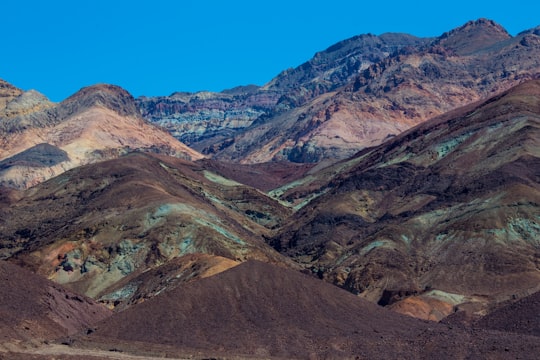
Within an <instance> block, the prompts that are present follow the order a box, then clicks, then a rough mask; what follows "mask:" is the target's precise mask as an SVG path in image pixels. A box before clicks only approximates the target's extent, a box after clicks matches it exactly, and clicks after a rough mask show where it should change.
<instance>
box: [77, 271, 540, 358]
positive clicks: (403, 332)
mask: <svg viewBox="0 0 540 360" xmlns="http://www.w3.org/2000/svg"><path fill="white" fill-rule="evenodd" d="M75 345H76V346H78V347H83V348H93V347H94V348H95V347H99V348H108V347H109V348H110V347H111V346H114V348H115V349H116V350H117V351H123V352H132V353H141V352H145V353H146V354H147V355H148V356H150V355H152V354H158V353H159V354H167V355H168V356H172V357H174V356H176V357H180V356H188V355H189V356H193V355H194V354H197V356H198V357H200V358H208V357H217V358H222V357H225V358H228V357H233V358H264V359H268V358H280V359H307V358H313V359H383V358H386V359H387V358H401V359H429V358H433V357H437V358H440V359H465V358H501V359H505V358H515V357H522V358H529V359H533V358H534V356H531V354H534V353H537V351H539V350H540V343H539V342H538V337H533V336H521V337H519V336H517V335H512V334H507V333H504V332H488V331H470V330H465V329H461V328H453V327H451V326H447V325H442V324H437V323H430V322H423V321H419V320H416V319H413V318H410V317H406V316H402V315H400V314H396V313H394V312H391V311H388V310H386V309H383V308H380V307H377V306H375V305H374V304H371V303H369V302H366V301H365V300H363V299H361V298H359V297H356V296H354V295H352V294H350V293H348V292H346V291H343V290H341V289H339V288H336V287H334V286H331V285H329V284H327V283H324V282H322V281H320V280H317V279H314V278H312V277H308V276H306V275H303V274H300V273H298V272H295V271H291V270H286V269H282V268H278V267H275V266H273V265H270V264H265V263H261V262H257V261H248V262H246V263H243V264H241V265H239V266H237V267H234V268H233V269H230V270H228V271H226V272H222V273H220V274H218V275H215V276H213V277H210V278H207V279H202V280H199V281H197V282H193V283H190V284H186V285H184V286H182V287H179V288H177V289H174V290H172V291H169V292H167V293H164V294H162V295H160V296H158V297H155V298H153V299H150V300H148V301H146V302H144V303H141V304H138V305H135V306H133V307H131V308H129V309H128V310H126V311H123V312H120V313H117V314H115V315H114V316H113V317H111V318H109V319H107V320H105V321H103V322H101V323H100V324H99V325H98V326H97V329H96V331H95V332H94V333H92V334H90V335H81V336H78V337H76V339H75Z"/></svg>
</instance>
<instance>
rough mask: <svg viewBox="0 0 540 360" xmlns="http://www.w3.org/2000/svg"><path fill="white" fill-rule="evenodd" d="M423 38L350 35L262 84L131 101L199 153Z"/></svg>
mask: <svg viewBox="0 0 540 360" xmlns="http://www.w3.org/2000/svg"><path fill="white" fill-rule="evenodd" d="M427 42H428V39H420V38H416V37H414V36H410V35H406V34H384V35H381V36H374V35H361V36H356V37H354V38H351V39H348V40H345V41H342V42H340V43H337V44H335V45H333V46H332V47H330V48H328V49H327V50H325V51H321V52H319V53H317V54H315V56H314V58H313V59H311V60H310V61H308V62H306V63H304V64H302V65H301V66H299V67H298V68H295V69H288V70H285V71H284V72H282V73H281V74H279V75H278V76H277V77H276V78H274V79H273V80H271V81H270V82H269V83H268V84H266V85H265V86H263V87H257V86H243V87H238V88H234V89H231V90H225V91H223V92H220V93H211V92H199V93H175V94H172V95H171V96H166V97H141V98H139V99H137V106H138V107H139V109H140V111H141V114H142V115H143V116H144V117H145V118H146V119H148V120H150V121H152V122H155V123H157V124H159V125H160V126H162V127H164V128H165V129H167V130H169V131H170V132H171V133H172V134H173V135H174V136H175V137H176V138H177V139H179V140H181V141H182V142H184V143H186V144H188V145H190V146H191V147H193V148H194V149H196V150H198V151H201V152H203V153H205V154H215V153H219V152H220V151H221V150H222V149H223V148H225V147H227V146H229V145H230V144H232V143H233V142H234V137H235V136H236V134H238V133H239V132H241V131H242V130H243V129H246V128H248V127H249V126H251V125H252V124H253V122H254V121H255V120H257V119H259V121H260V120H261V119H270V118H272V117H273V116H274V115H275V114H277V113H282V112H284V111H287V110H289V109H291V108H294V107H298V106H300V105H302V104H304V103H306V102H307V101H309V100H311V99H313V98H315V97H317V96H319V95H321V94H324V93H326V92H328V91H330V90H333V89H336V88H338V87H340V86H343V85H345V84H347V83H348V82H349V81H351V80H352V79H354V77H355V76H356V75H357V74H358V72H359V71H360V70H363V69H365V68H367V67H369V66H370V65H372V64H373V63H376V62H378V61H381V60H382V59H384V58H386V57H388V56H390V54H393V53H395V52H396V51H399V50H401V49H403V48H406V47H410V46H413V47H414V46H420V45H423V44H426V43H427Z"/></svg>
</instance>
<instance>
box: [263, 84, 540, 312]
mask: <svg viewBox="0 0 540 360" xmlns="http://www.w3.org/2000/svg"><path fill="white" fill-rule="evenodd" d="M539 125H540V81H538V80H536V81H531V82H527V83H524V84H522V85H520V86H518V87H515V88H513V89H511V90H509V91H507V92H505V93H503V94H502V95H499V96H496V97H494V98H491V99H490V100H488V101H486V102H483V103H480V104H477V105H471V106H468V107H466V108H463V109H460V110H456V111H454V112H453V113H449V114H447V115H445V116H442V117H439V118H435V119H433V120H431V121H428V122H426V123H424V124H421V125H419V126H417V127H415V128H413V129H411V130H409V131H407V132H405V133H403V134H401V135H398V136H397V137H396V138H394V139H392V140H390V141H388V142H386V143H385V144H383V145H381V146H379V147H375V148H371V149H366V150H365V151H362V152H360V153H359V154H357V155H356V156H355V157H353V158H351V159H350V160H347V161H344V162H341V163H338V164H336V165H334V166H332V167H329V168H327V169H325V170H323V171H321V172H319V173H315V174H312V175H311V176H309V177H307V178H305V179H303V180H302V181H296V182H295V183H292V184H290V185H286V186H284V187H283V188H281V189H277V190H276V191H274V192H273V194H274V196H280V198H281V199H282V200H284V201H289V203H290V205H291V206H295V207H296V208H299V209H300V210H299V211H298V212H297V213H296V214H295V215H294V216H293V217H292V218H291V220H290V222H289V224H288V225H286V226H284V227H283V228H282V229H281V231H280V234H279V235H278V236H276V237H275V238H273V239H271V240H270V242H271V243H272V244H273V246H274V247H275V248H276V249H279V250H280V251H281V252H282V253H284V254H287V255H289V256H291V257H292V258H294V259H296V260H297V261H298V262H300V263H302V264H304V266H306V267H307V268H309V269H310V270H311V271H313V272H314V273H317V274H319V276H320V277H322V278H324V279H326V280H328V281H330V282H332V283H334V284H337V285H339V286H342V287H344V288H346V289H348V290H350V291H352V292H354V293H358V294H360V295H361V296H362V297H365V298H368V299H371V300H372V301H375V302H379V303H380V304H382V305H391V304H394V303H396V302H398V301H399V300H403V301H405V302H404V303H402V304H401V306H398V305H392V306H394V307H396V309H397V310H399V311H402V312H407V313H409V314H412V315H417V316H422V317H426V318H433V319H440V318H442V317H444V316H446V315H447V314H449V313H450V312H452V311H454V310H455V309H459V308H464V309H468V310H469V311H473V312H474V311H479V310H481V309H483V308H485V305H486V304H488V303H492V302H499V301H503V300H506V299H508V298H511V297H512V296H514V297H515V296H517V297H520V296H524V295H527V294H529V293H531V292H534V291H537V290H538V286H539V284H540V281H539V280H540V267H539V264H540V248H539V244H538V239H540V223H539V216H540V212H539V209H540V207H539V205H538V204H539V203H540V187H539V183H540V181H539V180H540V173H539V169H540V162H539V161H540V160H539V155H540V152H539V151H540V150H539V146H540V143H539V142H538V139H540V134H539V133H538V129H539V128H540V126H539Z"/></svg>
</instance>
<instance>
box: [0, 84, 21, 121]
mask: <svg viewBox="0 0 540 360" xmlns="http://www.w3.org/2000/svg"><path fill="white" fill-rule="evenodd" d="M22 93H23V91H22V90H21V89H19V88H16V87H15V86H13V85H11V84H10V83H8V82H7V81H4V80H2V79H0V116H1V115H2V112H3V111H4V109H5V108H6V106H7V104H8V103H9V102H10V101H11V100H13V99H14V98H16V97H17V96H19V95H21V94H22Z"/></svg>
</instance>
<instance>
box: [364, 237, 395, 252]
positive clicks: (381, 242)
mask: <svg viewBox="0 0 540 360" xmlns="http://www.w3.org/2000/svg"><path fill="white" fill-rule="evenodd" d="M388 245H390V243H389V241H388V240H377V241H373V242H372V243H370V244H368V245H366V246H364V247H363V248H362V250H360V254H362V255H366V254H367V253H368V252H370V251H371V250H373V249H375V248H379V247H385V246H388Z"/></svg>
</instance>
